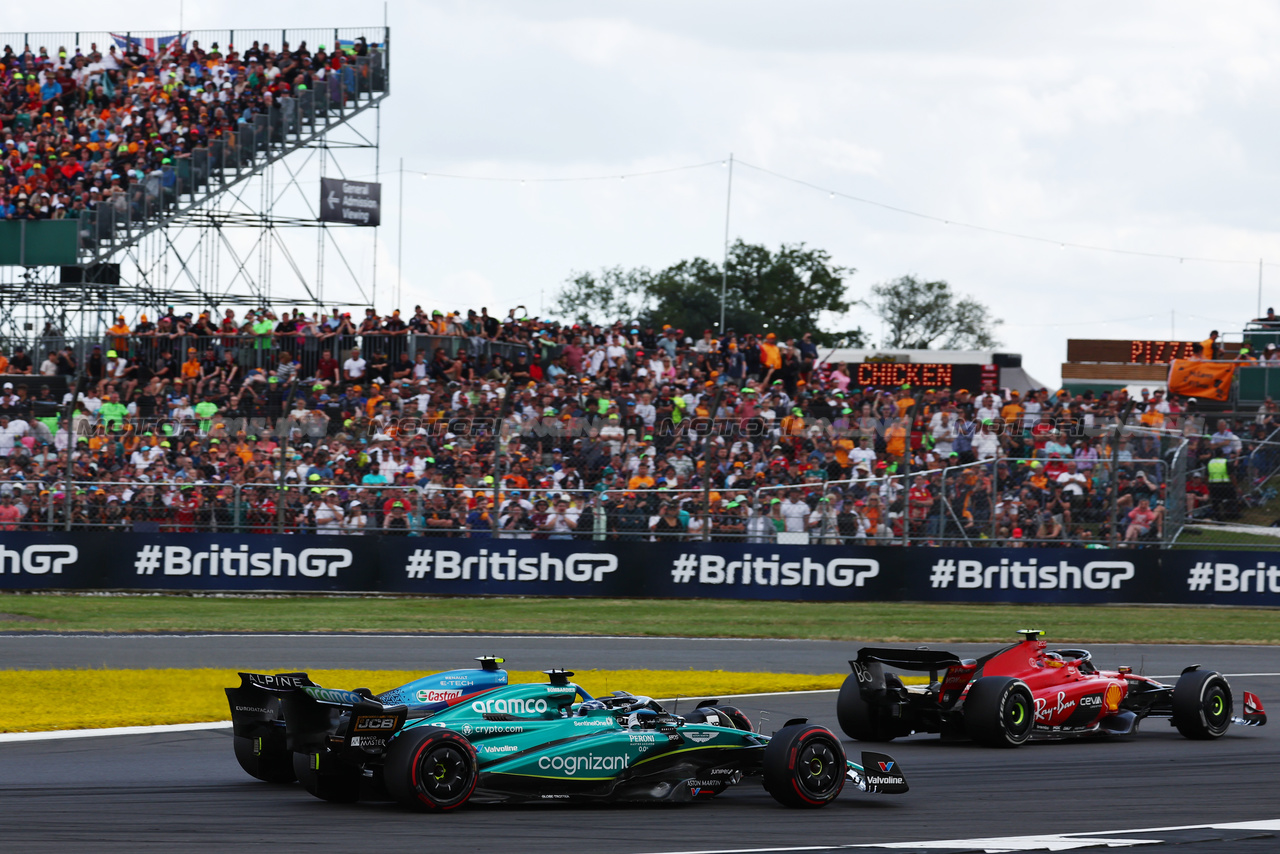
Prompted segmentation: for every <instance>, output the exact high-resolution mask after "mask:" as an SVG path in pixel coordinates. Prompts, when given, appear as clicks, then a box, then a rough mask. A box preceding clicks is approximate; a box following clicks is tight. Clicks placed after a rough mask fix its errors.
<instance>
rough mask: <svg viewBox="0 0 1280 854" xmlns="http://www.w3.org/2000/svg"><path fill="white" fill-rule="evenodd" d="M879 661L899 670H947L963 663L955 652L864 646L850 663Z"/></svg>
mask: <svg viewBox="0 0 1280 854" xmlns="http://www.w3.org/2000/svg"><path fill="white" fill-rule="evenodd" d="M872 661H877V662H879V663H881V664H887V665H889V666H890V667H895V668H897V669H898V670H925V671H937V670H946V669H947V668H948V667H954V666H956V665H958V664H960V663H961V661H960V658H959V657H958V656H956V655H955V654H954V653H950V652H943V651H942V650H931V649H888V648H881V647H874V646H864V647H863V648H862V649H860V650H858V657H857V658H856V659H855V660H854V661H850V662H849V664H850V665H853V664H855V663H857V664H868V663H870V662H872Z"/></svg>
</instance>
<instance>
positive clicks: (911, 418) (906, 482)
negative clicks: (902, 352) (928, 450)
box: [902, 389, 920, 546]
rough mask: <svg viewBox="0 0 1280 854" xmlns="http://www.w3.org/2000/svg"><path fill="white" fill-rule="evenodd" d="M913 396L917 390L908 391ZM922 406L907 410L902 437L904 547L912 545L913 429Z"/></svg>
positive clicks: (913, 405)
mask: <svg viewBox="0 0 1280 854" xmlns="http://www.w3.org/2000/svg"><path fill="white" fill-rule="evenodd" d="M908 392H909V393H910V394H912V395H914V394H915V389H908ZM919 406H920V401H918V400H917V401H916V402H915V403H913V404H911V408H910V409H908V410H907V413H906V415H905V416H904V417H905V418H906V421H907V423H906V425H905V432H904V435H903V437H902V441H903V447H902V544H903V545H904V546H909V545H911V428H912V427H913V426H915V421H916V409H918V408H919Z"/></svg>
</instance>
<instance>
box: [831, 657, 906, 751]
mask: <svg viewBox="0 0 1280 854" xmlns="http://www.w3.org/2000/svg"><path fill="white" fill-rule="evenodd" d="M836 720H838V721H839V722H840V729H842V730H844V734H845V735H847V736H849V738H853V739H857V740H858V741H893V738H894V737H893V734H892V733H891V732H890V731H889V728H888V727H887V726H886V725H885V722H884V721H882V720H881V719H880V715H879V712H878V711H877V709H876V708H875V707H874V706H872V705H871V704H870V703H868V702H867V701H866V699H865V698H864V697H863V696H862V689H861V688H860V687H859V685H858V675H857V674H856V673H853V674H850V675H849V676H848V677H846V678H845V680H844V684H842V685H841V686H840V695H839V696H838V697H836Z"/></svg>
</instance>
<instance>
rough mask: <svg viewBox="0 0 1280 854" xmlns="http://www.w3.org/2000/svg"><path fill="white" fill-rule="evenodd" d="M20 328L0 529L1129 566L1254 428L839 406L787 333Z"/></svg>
mask: <svg viewBox="0 0 1280 854" xmlns="http://www.w3.org/2000/svg"><path fill="white" fill-rule="evenodd" d="M44 333H45V334H44V335H43V336H41V338H40V339H39V340H40V342H41V343H42V345H45V346H42V347H41V350H42V351H43V352H38V353H26V352H25V351H24V349H23V348H14V350H13V351H12V352H0V374H3V375H4V376H3V377H0V380H3V388H0V530H13V529H15V528H26V529H40V528H45V527H51V528H54V529H61V528H63V527H64V526H65V525H67V524H68V522H67V514H68V513H70V516H71V518H70V525H71V526H72V527H73V528H102V529H107V530H129V529H132V530H144V531H145V530H175V531H192V530H198V529H209V528H214V529H219V530H241V531H256V532H269V531H310V532H317V533H340V532H346V533H352V534H362V533H373V532H385V533H389V534H404V535H424V534H428V535H439V536H470V537H493V536H499V537H511V538H544V537H545V538H556V539H567V538H576V539H606V538H608V539H620V540H649V539H652V538H655V537H681V538H691V539H702V538H709V539H711V540H727V539H746V540H747V541H749V542H769V541H778V540H779V539H781V540H783V541H786V540H787V539H788V537H794V536H797V535H802V534H808V535H809V536H810V538H811V540H812V541H815V542H824V543H836V542H858V543H869V544H875V543H898V542H902V541H903V540H904V539H907V540H909V541H910V542H913V543H920V544H926V543H931V544H955V543H970V544H978V543H999V544H1014V545H1017V544H1022V543H1028V542H1035V541H1050V542H1055V543H1060V544H1064V545H1084V546H1087V545H1094V544H1100V543H1105V542H1108V541H1111V540H1113V539H1114V540H1116V541H1129V542H1132V543H1139V542H1151V541H1155V540H1158V539H1159V537H1160V536H1161V535H1162V534H1163V532H1164V522H1165V516H1166V513H1167V512H1168V505H1169V502H1170V500H1171V498H1172V497H1173V496H1170V495H1169V487H1170V484H1169V473H1170V467H1169V461H1170V456H1169V455H1170V453H1171V452H1172V451H1173V449H1175V448H1176V447H1178V446H1180V445H1181V443H1182V441H1183V440H1184V439H1186V440H1187V441H1188V444H1187V445H1186V448H1185V451H1184V452H1185V453H1187V454H1188V455H1189V459H1188V467H1189V469H1191V470H1192V471H1193V474H1192V476H1191V477H1190V478H1188V483H1187V488H1186V495H1185V497H1184V498H1185V500H1186V501H1187V505H1188V510H1189V511H1190V512H1191V513H1192V515H1195V514H1203V513H1215V514H1218V515H1219V516H1225V515H1229V512H1230V510H1231V506H1230V505H1231V502H1232V501H1233V500H1234V497H1235V493H1234V489H1235V487H1236V486H1237V485H1239V484H1240V483H1242V482H1243V481H1245V480H1247V479H1249V478H1250V477H1253V476H1255V475H1256V474H1257V473H1258V470H1259V467H1260V466H1261V465H1263V463H1262V462H1259V461H1258V459H1257V454H1256V453H1251V452H1249V451H1247V450H1246V440H1251V439H1254V438H1257V437H1260V436H1265V435H1267V434H1269V433H1270V432H1271V431H1272V430H1273V429H1275V428H1276V427H1277V426H1280V417H1278V416H1277V414H1276V412H1275V408H1274V404H1270V403H1269V404H1268V406H1266V407H1264V409H1263V411H1261V412H1259V414H1258V416H1257V418H1256V419H1250V420H1249V421H1248V423H1239V422H1236V423H1232V422H1230V421H1228V420H1226V419H1223V420H1221V421H1217V422H1214V421H1210V422H1206V421H1205V419H1204V418H1199V417H1196V416H1195V411H1194V410H1195V407H1194V402H1191V403H1188V402H1183V401H1178V400H1175V399H1170V398H1169V397H1167V396H1166V395H1165V394H1164V392H1163V391H1162V390H1160V389H1156V390H1155V391H1153V392H1151V393H1147V392H1146V391H1145V390H1144V392H1143V394H1142V396H1141V397H1140V398H1137V399H1129V398H1128V397H1127V395H1126V394H1125V393H1124V392H1123V391H1120V392H1115V393H1112V394H1107V395H1097V394H1094V393H1092V392H1085V393H1083V394H1068V393H1067V392H1066V391H1058V392H1056V393H1050V392H1049V391H1048V390H1047V389H1043V388H1041V389H997V388H994V387H991V386H988V387H985V388H977V389H964V388H955V389H946V388H919V387H910V386H902V387H898V388H859V387H857V385H856V383H855V382H854V381H853V379H852V378H851V372H850V370H849V369H848V367H847V366H846V365H843V364H831V363H830V362H828V361H823V360H822V359H821V358H820V356H819V351H818V348H817V347H816V346H815V345H814V344H813V343H812V341H810V340H809V336H808V335H806V336H804V337H803V338H801V339H798V340H787V341H779V340H777V339H776V337H775V336H774V335H772V334H765V335H759V334H754V333H750V332H746V333H738V332H735V331H733V330H729V331H728V332H727V334H725V335H724V336H719V337H717V336H715V335H714V334H713V333H712V332H711V331H709V330H707V331H701V332H698V331H696V330H684V329H674V328H671V327H669V326H662V327H658V328H654V327H648V326H644V327H642V326H635V325H631V324H628V323H615V324H612V325H608V326H578V325H564V324H557V323H554V322H546V321H541V320H537V319H527V318H521V317H518V316H517V313H516V312H515V311H511V312H509V313H508V314H507V316H506V317H503V318H501V319H499V318H498V317H495V316H493V315H490V314H489V312H488V311H487V309H481V310H480V311H479V312H476V311H467V312H465V313H463V312H452V313H448V314H446V313H444V312H441V311H438V310H437V311H432V312H427V311H425V310H423V309H422V308H421V307H417V308H416V309H415V311H414V312H413V313H412V314H411V315H408V316H402V315H401V314H400V312H399V311H395V312H392V313H391V314H389V315H386V316H380V315H379V314H378V313H376V312H375V311H374V310H373V309H367V310H365V312H364V316H363V317H360V318H356V317H353V316H352V315H351V313H348V312H342V311H340V310H337V309H334V310H333V311H332V312H329V313H325V314H317V313H309V312H304V311H301V310H296V311H289V310H286V311H282V312H280V313H279V314H277V313H276V312H274V311H272V310H270V309H265V308H264V309H261V310H257V311H249V312H246V313H245V314H244V315H243V316H239V317H237V316H236V313H235V311H234V310H227V311H225V312H224V313H223V316H222V317H220V318H218V317H216V316H215V315H214V313H212V312H204V313H201V314H199V315H198V316H193V314H181V315H180V314H178V313H177V312H175V311H174V310H173V309H172V308H170V309H169V310H167V311H164V312H161V316H159V317H158V318H154V319H153V318H150V317H148V316H147V315H145V314H143V315H140V316H139V317H137V318H136V320H135V321H134V322H132V323H130V322H127V321H126V318H125V317H124V316H123V315H122V316H120V317H118V318H117V319H116V323H115V325H113V326H112V327H111V328H110V329H109V330H108V332H107V336H106V339H105V340H104V341H103V343H102V344H101V345H98V346H94V347H92V348H91V349H90V350H89V353H88V355H87V356H84V357H83V358H77V355H76V351H75V348H74V347H72V346H70V345H69V342H65V341H62V340H61V339H60V337H59V334H58V332H57V330H56V329H54V328H53V327H52V326H50V327H49V328H46V329H45V330H44ZM1188 409H1191V411H1190V412H1188ZM68 419H69V420H68ZM1122 420H1126V423H1127V425H1128V426H1129V427H1130V428H1131V429H1129V430H1126V431H1123V432H1119V433H1118V432H1117V431H1115V430H1114V429H1110V428H1112V427H1114V426H1116V425H1118V424H1119V423H1120V422H1121V421H1122ZM69 443H70V444H72V445H74V452H73V453H72V454H71V457H70V459H68V455H67V452H68V444H69ZM1113 459H1114V460H1115V463H1114V464H1113V462H1112V461H1113ZM1214 459H1221V460H1223V461H1225V465H1226V466H1228V467H1229V470H1230V472H1231V474H1232V482H1231V484H1229V486H1231V490H1227V489H1226V488H1224V487H1222V486H1221V485H1218V484H1209V483H1207V482H1206V480H1205V478H1204V477H1203V476H1202V475H1201V474H1200V470H1201V469H1204V468H1212V467H1209V466H1208V463H1210V461H1212V460H1214ZM1271 462H1272V461H1271V460H1270V459H1268V460H1267V461H1266V464H1267V465H1270V463H1271ZM1214 465H1215V466H1216V465H1218V464H1216V463H1215V464H1214ZM68 482H70V483H71V485H72V486H71V490H70V494H68V493H67V487H66V484H67V483H68ZM1211 486H1212V487H1213V488H1210V487H1211ZM1113 493H1114V496H1115V498H1114V501H1115V511H1114V515H1113V511H1112V509H1111V504H1112V496H1113ZM1113 519H1115V523H1114V530H1113V523H1112V520H1113Z"/></svg>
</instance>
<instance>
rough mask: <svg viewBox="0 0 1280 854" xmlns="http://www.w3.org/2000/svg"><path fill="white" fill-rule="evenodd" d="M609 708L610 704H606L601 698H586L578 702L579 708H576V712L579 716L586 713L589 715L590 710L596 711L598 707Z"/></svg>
mask: <svg viewBox="0 0 1280 854" xmlns="http://www.w3.org/2000/svg"><path fill="white" fill-rule="evenodd" d="M607 708H608V706H606V705H605V704H604V703H602V702H600V701H599V700H585V701H583V702H581V703H579V704H578V708H577V709H575V710H574V714H575V715H576V716H578V717H583V716H584V715H587V714H589V713H590V712H594V711H595V710H597V709H607Z"/></svg>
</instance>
